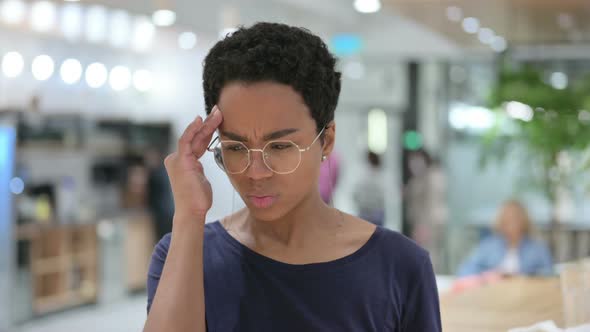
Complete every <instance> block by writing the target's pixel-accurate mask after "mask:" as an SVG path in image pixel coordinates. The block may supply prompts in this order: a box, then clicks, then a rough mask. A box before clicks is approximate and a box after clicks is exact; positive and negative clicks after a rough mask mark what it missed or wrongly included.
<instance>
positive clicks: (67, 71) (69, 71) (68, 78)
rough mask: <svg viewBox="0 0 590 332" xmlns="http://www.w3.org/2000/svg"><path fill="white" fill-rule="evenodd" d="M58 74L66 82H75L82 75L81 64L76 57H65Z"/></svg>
mask: <svg viewBox="0 0 590 332" xmlns="http://www.w3.org/2000/svg"><path fill="white" fill-rule="evenodd" d="M59 74H60V76H61V79H62V80H63V81H64V82H65V83H66V84H74V83H77V82H78V81H80V78H81V77H82V65H81V64H80V61H78V60H76V59H67V60H66V61H64V62H63V63H62V64H61V67H60V69H59Z"/></svg>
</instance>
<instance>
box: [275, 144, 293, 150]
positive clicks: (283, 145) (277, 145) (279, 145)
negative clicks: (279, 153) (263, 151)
mask: <svg viewBox="0 0 590 332" xmlns="http://www.w3.org/2000/svg"><path fill="white" fill-rule="evenodd" d="M292 146H293V145H292V144H284V143H274V144H272V145H271V147H272V149H273V150H285V149H288V148H290V147H292Z"/></svg>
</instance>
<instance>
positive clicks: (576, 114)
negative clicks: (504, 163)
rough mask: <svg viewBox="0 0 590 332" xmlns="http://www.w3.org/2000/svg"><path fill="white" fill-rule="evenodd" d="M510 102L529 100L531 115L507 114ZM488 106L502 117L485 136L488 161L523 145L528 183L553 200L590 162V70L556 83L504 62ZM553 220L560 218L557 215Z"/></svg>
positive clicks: (484, 150) (483, 159)
mask: <svg viewBox="0 0 590 332" xmlns="http://www.w3.org/2000/svg"><path fill="white" fill-rule="evenodd" d="M511 102H518V103H522V104H525V105H522V104H520V105H522V106H523V107H526V105H528V106H529V107H530V108H529V109H528V110H529V112H530V111H532V117H527V118H525V119H511V118H510V117H509V116H508V115H507V114H506V107H507V105H508V106H510V104H509V103H511ZM489 106H490V107H491V108H493V109H495V110H496V113H497V115H498V117H497V119H498V121H497V123H496V126H494V128H492V129H491V130H490V131H489V132H487V133H486V134H485V135H484V137H483V146H484V148H483V154H482V158H481V161H482V165H483V166H485V165H486V164H487V163H488V162H489V161H490V160H492V159H496V160H501V159H503V158H505V157H506V156H507V154H508V153H509V152H510V151H513V150H514V148H515V147H519V148H521V149H519V151H521V152H522V153H524V154H525V157H526V158H524V159H525V160H526V165H523V166H524V167H525V168H524V172H523V173H524V176H525V178H526V183H527V184H529V185H532V186H534V187H536V188H539V189H541V190H542V191H543V193H544V194H545V196H546V198H547V199H548V200H549V201H550V202H552V203H553V204H555V202H556V200H557V192H558V190H559V188H563V187H567V186H568V185H569V184H571V181H573V180H575V179H574V177H573V176H574V175H576V174H578V172H579V171H580V170H583V169H584V168H586V169H587V168H590V158H587V156H585V155H584V152H585V151H588V149H589V147H590V112H589V111H590V76H588V77H586V78H585V79H583V80H581V81H579V82H576V83H575V84H570V85H569V86H568V87H566V88H565V89H556V88H554V87H553V86H551V85H549V84H547V83H546V82H545V81H544V80H543V75H542V73H541V71H539V70H537V69H535V68H533V67H531V66H522V67H520V68H517V69H513V68H509V67H504V68H502V70H501V71H500V73H499V75H498V79H497V82H496V84H495V85H494V86H493V89H492V91H491V95H490V100H489ZM507 126H508V127H509V128H510V130H508V131H506V130H505V128H506V127H507ZM585 159H588V160H585ZM552 222H553V223H557V222H558V220H555V216H554V218H553V220H552Z"/></svg>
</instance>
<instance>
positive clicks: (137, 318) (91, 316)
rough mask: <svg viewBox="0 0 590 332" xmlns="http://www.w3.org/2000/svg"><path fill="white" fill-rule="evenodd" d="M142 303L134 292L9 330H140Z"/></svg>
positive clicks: (143, 313) (144, 302)
mask: <svg viewBox="0 0 590 332" xmlns="http://www.w3.org/2000/svg"><path fill="white" fill-rule="evenodd" d="M145 305H146V298H145V295H143V294H142V295H134V296H132V297H129V298H128V299H125V300H123V301H121V302H118V303H113V304H109V305H103V306H100V305H95V306H86V307H82V308H78V309H74V310H69V311H65V312H63V313H58V314H52V315H49V316H47V317H44V318H39V319H35V320H33V321H31V322H29V323H26V324H24V325H21V326H17V327H16V328H15V329H13V331H10V332H70V331H72V332H73V331H83V332H104V331H109V332H135V331H141V330H142V328H143V324H144V322H145V318H146V311H145Z"/></svg>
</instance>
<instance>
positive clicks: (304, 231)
mask: <svg viewBox="0 0 590 332" xmlns="http://www.w3.org/2000/svg"><path fill="white" fill-rule="evenodd" d="M336 216H337V211H336V210H335V209H333V208H331V207H330V206H328V205H326V204H325V203H324V201H322V199H321V196H320V194H319V192H314V193H313V194H312V195H311V196H308V197H306V198H305V199H304V200H303V201H302V202H301V203H300V204H299V205H298V206H296V207H295V208H293V209H292V210H291V211H290V212H289V213H288V214H286V215H284V216H282V217H281V218H279V219H277V220H272V221H261V220H257V219H256V218H255V217H254V216H253V215H251V214H250V213H248V214H247V217H246V219H245V221H244V226H245V227H246V230H248V232H249V233H250V235H251V236H252V239H253V240H254V241H255V243H256V245H257V246H266V245H273V246H275V245H279V246H281V247H286V248H302V247H304V246H306V243H308V242H309V241H310V240H311V239H313V237H314V236H315V235H320V234H326V233H329V232H335V231H336V230H337V228H338V224H339V220H340V219H338V218H336Z"/></svg>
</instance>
